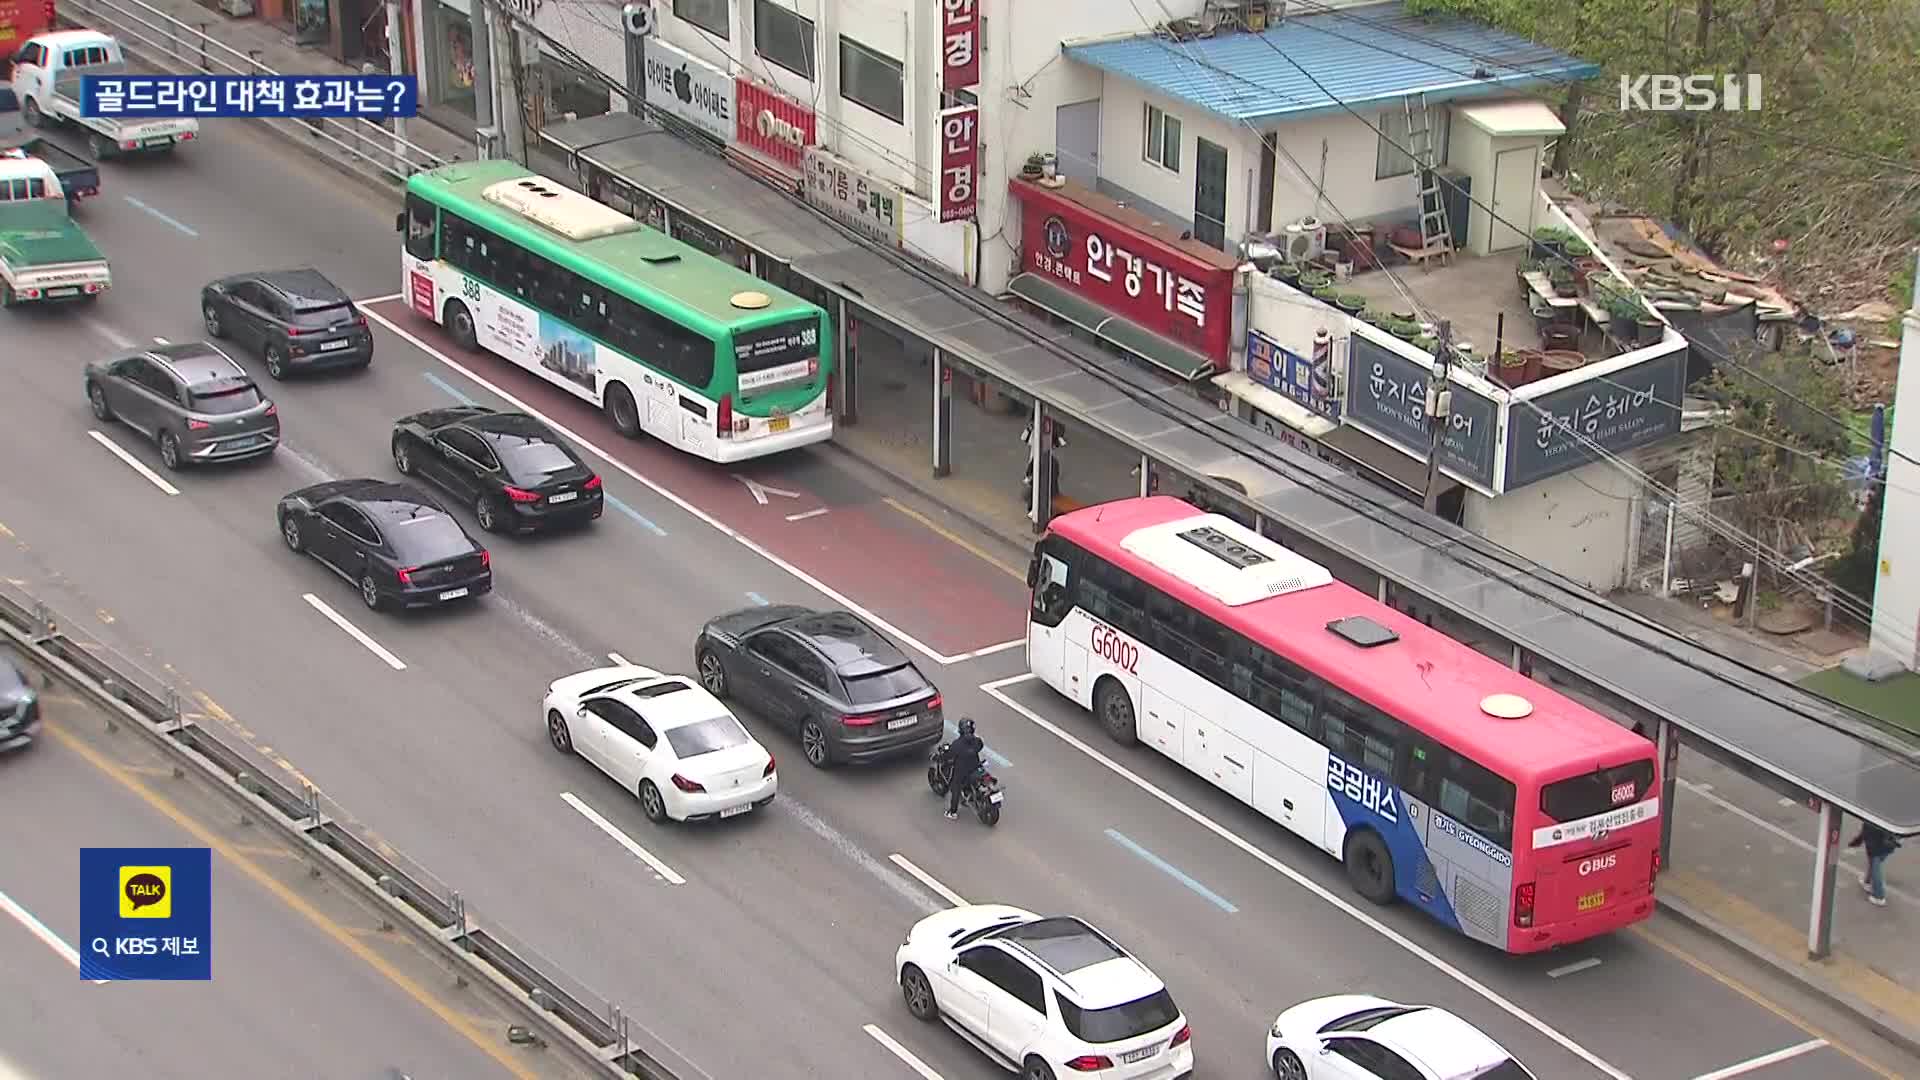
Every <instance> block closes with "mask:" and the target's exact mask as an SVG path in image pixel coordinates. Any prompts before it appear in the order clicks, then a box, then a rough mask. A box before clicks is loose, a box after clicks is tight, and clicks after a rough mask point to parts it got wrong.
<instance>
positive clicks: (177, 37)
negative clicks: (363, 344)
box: [60, 0, 447, 183]
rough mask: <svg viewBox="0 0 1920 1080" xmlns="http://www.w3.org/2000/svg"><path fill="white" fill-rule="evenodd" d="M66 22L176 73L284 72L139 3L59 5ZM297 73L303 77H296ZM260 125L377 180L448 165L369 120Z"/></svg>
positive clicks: (86, 0)
mask: <svg viewBox="0 0 1920 1080" xmlns="http://www.w3.org/2000/svg"><path fill="white" fill-rule="evenodd" d="M60 16H61V18H62V19H64V20H66V21H68V22H72V23H76V24H78V25H83V26H86V27H87V28H89V29H93V30H99V31H102V32H105V33H111V34H113V35H114V36H115V37H117V38H119V39H120V43H121V45H122V46H123V47H124V48H126V49H127V50H128V51H129V52H131V53H133V54H134V55H136V56H138V57H139V58H140V59H142V60H145V61H147V62H149V63H151V64H154V65H156V66H158V67H160V68H163V69H167V70H170V71H172V72H174V73H175V74H186V73H188V72H196V71H197V72H201V73H203V74H208V75H255V76H266V77H278V76H279V75H281V74H282V73H281V72H278V71H275V70H273V69H272V68H270V67H268V66H266V65H265V64H263V63H261V62H260V61H259V60H257V59H255V58H254V57H252V56H250V55H248V54H247V53H244V52H241V51H240V50H238V49H235V48H234V47H232V46H231V45H228V44H226V43H225V42H221V41H217V40H215V39H214V38H212V37H210V36H208V35H207V33H206V31H205V30H204V29H202V27H205V26H210V25H212V23H211V20H209V21H208V22H205V23H201V24H200V26H194V25H192V24H190V23H187V22H183V21H182V20H180V19H176V18H174V17H173V16H172V15H169V14H167V13H166V12H164V11H161V10H160V9H159V8H156V7H152V6H150V5H148V4H143V3H141V2H140V0H60ZM295 74H299V73H298V72H295ZM258 122H259V123H262V124H266V125H268V126H270V127H274V128H277V129H279V130H280V131H281V132H282V133H283V134H288V135H294V134H300V135H304V136H308V137H311V138H316V139H320V140H322V141H324V142H326V143H328V144H330V145H331V146H333V147H334V148H335V149H337V150H339V151H340V152H342V153H344V154H346V155H348V158H349V160H347V161H346V162H345V164H347V165H349V166H350V167H352V168H353V169H354V170H355V171H356V172H360V173H364V174H366V175H369V176H372V177H374V178H376V179H379V180H384V181H389V182H393V183H405V182H406V179H407V177H409V176H411V175H413V174H414V173H416V172H420V171H422V170H424V169H431V168H434V167H436V166H440V165H444V164H446V163H447V162H446V159H445V158H442V157H440V156H438V155H436V154H434V153H433V152H432V151H430V150H427V149H426V148H425V147H422V146H417V145H415V144H413V143H410V142H408V141H407V140H405V139H402V138H400V137H399V136H398V135H395V134H394V133H393V132H391V131H389V130H387V129H386V128H385V127H384V126H382V125H380V124H377V123H375V122H373V121H371V120H364V119H360V118H357V117H353V118H345V119H341V118H334V117H325V118H313V119H307V118H301V119H298V120H286V119H278V118H274V119H267V118H262V119H260V120H259V121H258Z"/></svg>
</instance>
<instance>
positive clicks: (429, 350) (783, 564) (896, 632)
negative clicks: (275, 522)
mask: <svg viewBox="0 0 1920 1080" xmlns="http://www.w3.org/2000/svg"><path fill="white" fill-rule="evenodd" d="M364 314H365V315H366V317H367V318H369V319H372V320H373V321H375V322H377V323H379V324H380V325H381V326H384V327H386V328H387V329H388V330H390V331H392V332H393V333H395V334H397V335H399V337H400V338H401V340H403V341H405V342H407V343H408V344H409V345H412V346H413V347H414V348H416V349H419V350H420V351H421V352H423V353H425V354H427V355H428V356H431V357H433V358H434V359H435V360H438V361H440V363H442V364H444V365H446V366H447V367H448V368H450V369H452V370H454V371H457V372H459V373H460V374H462V375H464V376H466V377H467V379H468V380H469V381H471V382H472V383H473V384H474V385H476V386H480V387H483V388H485V389H486V390H487V391H488V392H489V393H491V394H493V395H494V396H495V397H497V398H499V399H500V400H501V401H504V402H506V403H507V404H509V405H511V406H513V407H514V408H516V409H518V410H520V411H521V412H523V413H526V414H527V415H528V416H531V417H533V418H534V419H536V420H539V421H540V422H541V423H543V424H545V425H547V426H548V427H550V428H552V429H553V430H555V431H557V432H559V433H560V434H562V435H564V436H566V437H567V438H568V439H569V440H571V441H572V442H573V443H574V444H575V445H577V446H579V447H580V448H581V449H583V450H585V451H587V452H588V453H590V454H592V455H593V456H594V457H597V458H599V459H600V460H601V461H604V462H606V463H607V465H608V466H609V467H611V468H614V469H618V470H619V471H620V472H621V473H622V474H624V475H625V476H627V477H628V478H629V479H631V480H633V481H634V482H635V483H638V484H640V485H641V486H643V487H645V488H647V490H649V491H651V492H653V493H654V494H655V495H658V496H660V497H661V498H663V499H665V500H667V501H668V502H670V503H672V504H673V505H675V506H677V507H679V508H680V509H681V510H683V511H685V512H686V513H687V515H688V516H689V517H692V518H693V519H695V520H696V521H699V522H700V523H701V524H703V525H706V526H708V527H710V528H712V529H713V530H715V531H716V532H718V533H720V534H721V535H722V536H725V537H727V538H728V539H730V540H732V541H734V542H735V543H737V544H739V545H740V546H741V547H744V548H746V549H747V550H748V551H751V552H753V553H754V554H755V555H758V556H760V557H761V558H762V559H765V560H766V561H768V562H769V563H772V564H773V565H774V566H776V567H779V568H780V569H781V570H784V571H786V572H787V573H788V574H790V575H792V576H793V577H794V578H796V579H798V580H799V581H800V582H801V583H803V584H805V585H807V586H809V587H810V588H812V589H813V590H814V591H815V592H818V593H819V594H820V595H822V596H825V597H826V598H828V599H829V600H832V601H833V602H834V603H836V604H839V605H840V606H841V607H843V608H846V609H847V610H848V611H851V612H853V613H854V614H856V615H858V616H860V617H861V618H863V619H865V620H867V622H869V623H872V624H873V625H874V626H875V627H877V628H879V630H880V631H881V632H883V633H885V634H887V635H888V636H890V637H892V638H893V639H894V640H895V641H899V642H902V643H904V644H906V645H907V646H908V647H909V648H911V649H913V650H914V651H915V652H918V653H919V654H920V655H922V656H925V657H927V658H928V659H930V660H932V661H934V662H935V663H937V664H943V665H948V664H952V663H954V662H955V661H954V658H953V657H950V656H947V655H945V654H943V653H938V652H935V651H934V650H933V649H932V648H931V647H929V646H928V645H926V644H925V643H924V642H922V641H920V639H918V638H916V637H914V636H913V635H911V634H908V633H907V632H906V631H904V630H901V629H900V628H899V627H897V626H895V625H893V624H892V623H890V622H888V621H887V620H885V619H883V618H881V617H880V616H879V615H877V614H875V613H874V612H872V611H869V610H868V609H867V608H865V607H863V606H861V605H859V604H857V603H854V601H853V599H852V598H851V597H848V596H847V595H846V594H844V593H842V592H840V591H839V590H838V589H835V588H833V587H832V586H831V585H828V584H827V583H826V582H824V581H821V580H820V579H819V578H816V577H814V576H813V575H812V574H809V573H807V572H806V571H805V570H802V569H800V568H799V567H797V566H795V565H793V564H792V563H790V562H788V561H787V560H785V559H783V558H781V557H780V556H778V555H775V554H774V553H773V552H771V551H768V550H767V549H766V548H765V547H762V546H761V545H760V544H759V543H758V542H756V541H754V540H753V539H752V538H750V537H748V536H746V535H744V534H743V533H741V532H740V531H739V530H737V529H735V528H733V527H732V526H731V525H728V524H726V523H725V522H723V521H721V520H720V519H719V518H716V517H714V516H713V515H712V514H709V513H707V512H706V511H705V510H702V509H700V508H699V507H698V506H695V505H694V504H693V503H691V502H688V501H687V500H686V499H683V498H681V497H680V496H679V495H678V494H676V493H675V492H673V491H670V490H668V489H667V488H666V487H664V486H662V485H661V484H659V483H657V482H655V481H653V480H651V479H649V478H647V477H646V476H643V475H641V473H640V471H639V470H637V469H635V468H633V467H632V466H630V465H628V464H627V463H626V462H624V461H621V460H619V459H618V458H615V457H614V456H613V455H612V454H609V453H607V452H606V451H605V450H602V449H600V447H599V446H597V445H595V444H593V443H591V442H588V441H587V440H586V439H584V438H581V437H580V435H579V433H578V432H575V431H573V430H571V429H570V428H567V427H566V426H564V425H562V424H560V423H559V422H558V421H556V420H554V419H553V418H552V417H550V416H547V415H546V414H544V413H542V412H540V411H539V410H537V409H535V408H534V407H533V406H531V405H529V404H527V403H526V402H524V401H521V400H520V399H519V398H517V397H514V396H513V395H512V394H509V393H507V392H506V391H505V390H502V389H501V388H500V387H498V386H496V385H494V384H493V383H490V382H488V381H487V380H485V379H483V378H481V377H480V376H479V375H477V374H475V373H474V372H473V371H471V370H470V369H468V368H467V367H465V366H463V365H462V364H460V362H459V361H457V360H455V359H453V358H452V357H451V356H448V355H447V354H445V353H443V352H441V351H440V350H439V349H436V348H434V347H433V346H431V345H429V344H427V343H426V342H425V341H422V340H421V339H420V338H419V337H418V336H417V335H415V334H414V333H413V332H411V331H409V330H404V329H402V328H401V327H400V325H399V324H398V323H395V322H394V321H393V320H392V319H389V318H387V317H386V316H385V315H382V314H380V313H379V312H377V311H367V312H364ZM769 490H771V489H769Z"/></svg>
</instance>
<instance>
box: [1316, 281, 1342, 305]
mask: <svg viewBox="0 0 1920 1080" xmlns="http://www.w3.org/2000/svg"><path fill="white" fill-rule="evenodd" d="M1312 293H1313V298H1314V299H1315V300H1318V301H1320V302H1321V303H1323V304H1331V303H1333V302H1334V301H1335V300H1336V299H1338V298H1339V296H1340V290H1338V289H1336V288H1334V287H1333V283H1332V282H1330V281H1329V282H1326V283H1324V284H1322V285H1321V286H1320V287H1319V288H1317V289H1313V290H1312Z"/></svg>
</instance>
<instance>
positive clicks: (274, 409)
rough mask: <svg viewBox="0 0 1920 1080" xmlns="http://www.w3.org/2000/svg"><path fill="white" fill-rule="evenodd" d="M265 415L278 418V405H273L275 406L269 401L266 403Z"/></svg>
mask: <svg viewBox="0 0 1920 1080" xmlns="http://www.w3.org/2000/svg"><path fill="white" fill-rule="evenodd" d="M266 415H267V416H279V415H280V406H278V405H275V404H274V403H273V402H271V401H269V402H267V411H266Z"/></svg>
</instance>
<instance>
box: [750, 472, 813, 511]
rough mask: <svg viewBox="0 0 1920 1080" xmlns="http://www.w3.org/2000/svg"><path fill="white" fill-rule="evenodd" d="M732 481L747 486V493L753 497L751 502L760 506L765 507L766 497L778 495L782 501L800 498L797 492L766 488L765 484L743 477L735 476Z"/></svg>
mask: <svg viewBox="0 0 1920 1080" xmlns="http://www.w3.org/2000/svg"><path fill="white" fill-rule="evenodd" d="M734 479H735V480H738V481H740V482H741V483H743V484H745V485H747V492H748V493H749V494H751V495H752V496H753V501H754V502H757V503H759V504H760V505H761V506H765V505H767V496H769V495H778V496H780V497H781V498H783V499H797V498H799V497H800V493H799V492H797V491H788V490H786V489H785V488H777V487H768V486H766V485H765V484H762V483H758V482H756V481H753V480H749V479H747V478H746V477H744V476H736V477H734Z"/></svg>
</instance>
